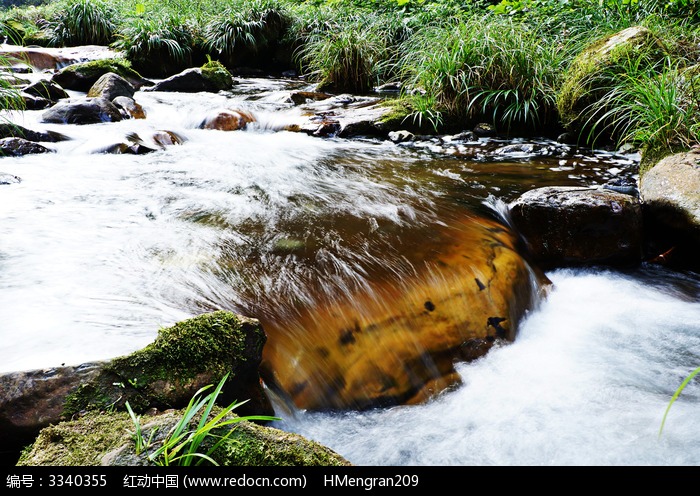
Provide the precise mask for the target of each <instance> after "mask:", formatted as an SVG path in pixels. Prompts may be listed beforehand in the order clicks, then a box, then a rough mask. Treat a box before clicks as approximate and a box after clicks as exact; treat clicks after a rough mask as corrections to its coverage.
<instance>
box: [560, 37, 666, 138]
mask: <svg viewBox="0 0 700 496" xmlns="http://www.w3.org/2000/svg"><path fill="white" fill-rule="evenodd" d="M666 55H667V50H666V48H665V46H664V44H663V43H662V42H661V40H660V39H659V38H658V37H657V36H655V35H654V34H653V33H652V32H651V31H650V30H649V29H647V28H644V27H641V26H635V27H631V28H627V29H625V30H623V31H620V32H618V33H615V34H611V35H608V36H606V37H604V38H602V39H600V40H598V41H597V42H595V43H594V44H592V45H590V46H589V47H587V48H586V49H584V50H583V51H582V52H581V53H580V54H579V55H578V56H577V57H576V58H575V59H574V60H573V61H572V63H571V65H570V66H569V68H568V70H567V71H566V73H565V74H564V77H563V81H562V84H561V87H560V89H559V92H558V94H557V111H558V113H559V116H560V119H561V122H562V124H563V125H564V127H566V128H567V129H568V130H570V131H573V132H581V133H584V132H586V131H588V130H589V129H590V127H591V125H592V124H593V123H594V122H595V121H596V120H597V119H598V118H599V117H600V116H601V115H602V113H604V110H602V111H601V110H600V109H598V111H599V113H596V112H595V110H594V109H593V107H592V104H593V103H596V102H599V101H600V100H601V98H602V97H603V96H604V95H605V93H606V92H607V91H609V90H610V89H611V87H613V86H614V85H615V84H616V76H617V75H618V74H621V73H623V72H624V71H625V70H626V68H627V67H628V66H629V64H630V61H634V63H638V64H641V65H642V66H644V65H647V66H652V65H653V64H654V63H656V62H658V61H659V60H661V59H662V58H663V57H665V56H666Z"/></svg>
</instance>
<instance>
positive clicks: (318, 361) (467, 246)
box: [261, 218, 548, 410]
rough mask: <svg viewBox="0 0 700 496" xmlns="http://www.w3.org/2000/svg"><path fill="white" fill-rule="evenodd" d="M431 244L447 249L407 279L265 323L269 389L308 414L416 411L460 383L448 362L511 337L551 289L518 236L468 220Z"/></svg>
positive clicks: (464, 358) (474, 354)
mask: <svg viewBox="0 0 700 496" xmlns="http://www.w3.org/2000/svg"><path fill="white" fill-rule="evenodd" d="M435 236H436V237H437V236H444V237H445V239H448V240H449V242H448V248H446V249H445V250H444V251H439V252H436V253H435V254H434V258H433V257H431V258H426V259H425V264H426V270H425V271H423V272H421V273H419V274H416V276H415V277H412V278H410V280H385V281H384V282H380V283H377V284H376V285H373V286H372V287H371V288H370V289H369V290H368V292H367V293H360V294H351V295H348V296H347V299H342V300H333V301H329V302H327V303H326V302H324V304H323V305H322V308H317V307H314V308H310V309H307V310H304V311H300V313H299V317H298V318H296V317H295V318H289V319H286V320H284V321H283V322H266V323H265V324H264V325H265V329H266V331H267V332H268V334H269V335H270V340H269V342H268V345H267V346H266V348H265V353H264V361H263V366H262V369H261V373H262V374H263V378H264V380H265V382H266V384H267V385H268V387H269V388H270V390H271V391H274V392H275V393H276V394H278V395H279V397H280V398H281V399H283V400H286V401H288V402H290V403H291V404H292V405H294V406H295V407H296V408H301V409H308V410H344V409H360V410H362V409H369V408H374V407H383V406H391V405H399V404H415V403H419V402H422V401H425V400H427V399H428V398H431V397H433V396H434V395H436V394H438V393H440V392H441V391H443V390H445V389H446V388H449V387H452V386H454V385H455V384H458V383H459V381H460V379H459V375H458V374H457V372H456V370H455V363H457V362H460V361H469V360H474V359H476V358H479V357H481V356H483V355H484V354H486V353H487V352H488V350H489V349H490V348H491V347H493V346H494V345H495V344H497V343H507V342H510V341H512V340H513V339H515V336H516V333H517V329H518V324H519V322H520V320H521V318H522V317H523V316H524V315H525V314H526V312H527V311H528V310H530V309H531V308H533V307H534V306H535V305H536V304H537V302H538V301H539V298H540V297H541V291H543V290H544V288H545V287H546V286H547V284H548V281H547V280H546V278H545V277H544V276H542V275H541V274H539V275H538V274H536V272H534V271H533V269H532V268H531V267H530V266H529V265H528V264H527V262H526V261H525V260H524V259H523V258H522V257H521V256H520V254H519V253H518V251H517V248H516V245H517V238H516V236H515V234H514V233H512V232H511V231H510V230H509V229H508V228H506V227H505V226H504V225H502V224H499V223H497V222H495V221H491V220H487V219H479V218H468V219H464V220H463V221H461V222H457V223H456V224H455V225H453V226H451V227H450V228H446V229H445V231H444V232H440V233H437V232H436V233H435Z"/></svg>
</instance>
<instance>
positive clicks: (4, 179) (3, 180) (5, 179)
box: [0, 172, 22, 184]
mask: <svg viewBox="0 0 700 496" xmlns="http://www.w3.org/2000/svg"><path fill="white" fill-rule="evenodd" d="M21 182H22V178H20V177H18V176H15V175H12V174H8V173H7V172H0V184H19V183H21Z"/></svg>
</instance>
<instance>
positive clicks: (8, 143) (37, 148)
mask: <svg viewBox="0 0 700 496" xmlns="http://www.w3.org/2000/svg"><path fill="white" fill-rule="evenodd" d="M50 152H53V150H51V149H50V148H46V147H45V146H43V145H40V144H39V143H36V142H34V141H29V140H26V139H24V138H2V139H0V156H3V157H7V156H11V157H20V156H22V155H29V154H32V153H50Z"/></svg>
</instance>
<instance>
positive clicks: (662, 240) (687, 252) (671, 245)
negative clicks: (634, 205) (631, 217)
mask: <svg viewBox="0 0 700 496" xmlns="http://www.w3.org/2000/svg"><path fill="white" fill-rule="evenodd" d="M639 191H640V196H641V198H642V201H643V203H644V206H645V212H646V216H647V220H648V224H649V233H650V237H651V238H652V248H651V250H652V254H654V252H657V253H661V252H666V251H668V250H671V249H673V250H674V251H675V257H676V258H677V260H678V261H679V262H680V264H681V265H683V266H686V265H687V266H689V267H691V268H693V269H694V270H697V269H698V268H700V260H699V259H698V256H697V254H698V253H699V252H700V150H698V149H694V150H690V151H688V152H685V153H678V154H674V155H670V156H668V157H665V158H663V159H662V160H660V161H659V162H658V163H657V164H656V165H654V166H653V167H652V168H651V169H649V170H648V171H646V172H645V173H644V174H643V175H642V176H641V178H640V187H639Z"/></svg>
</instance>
